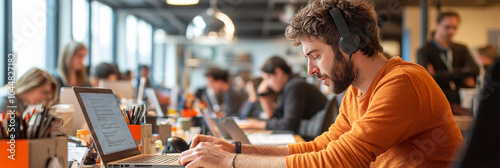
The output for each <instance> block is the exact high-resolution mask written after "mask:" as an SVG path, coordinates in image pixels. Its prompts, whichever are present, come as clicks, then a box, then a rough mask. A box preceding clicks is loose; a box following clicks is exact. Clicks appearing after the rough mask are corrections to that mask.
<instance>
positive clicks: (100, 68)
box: [90, 62, 120, 87]
mask: <svg viewBox="0 0 500 168" xmlns="http://www.w3.org/2000/svg"><path fill="white" fill-rule="evenodd" d="M119 77H120V71H118V69H117V68H116V67H115V66H113V65H112V64H109V63H105V62H103V63H100V64H97V66H96V67H95V68H94V69H93V70H92V76H91V78H90V81H91V82H90V83H91V85H92V86H94V87H96V86H99V81H100V80H107V81H117V80H118V79H119Z"/></svg>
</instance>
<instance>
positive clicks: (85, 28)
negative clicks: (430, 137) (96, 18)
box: [61, 0, 89, 65]
mask: <svg viewBox="0 0 500 168" xmlns="http://www.w3.org/2000/svg"><path fill="white" fill-rule="evenodd" d="M72 11H73V14H72V22H73V23H72V29H73V30H72V35H73V40H75V41H78V42H82V43H83V44H85V46H87V47H88V46H89V45H88V44H89V3H88V1H87V0H73V7H72ZM63 43H64V42H63ZM64 45H66V44H62V45H61V46H64ZM88 60H89V57H88V56H87V57H86V58H85V61H84V65H88Z"/></svg>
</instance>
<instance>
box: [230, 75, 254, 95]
mask: <svg viewBox="0 0 500 168" xmlns="http://www.w3.org/2000/svg"><path fill="white" fill-rule="evenodd" d="M251 78H252V73H250V72H249V71H240V72H238V74H237V75H236V76H235V77H234V80H233V87H234V89H236V90H238V91H240V92H242V93H244V94H247V96H248V93H247V89H246V88H247V84H248V82H249V81H250V79H251Z"/></svg>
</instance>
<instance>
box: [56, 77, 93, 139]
mask: <svg viewBox="0 0 500 168" xmlns="http://www.w3.org/2000/svg"><path fill="white" fill-rule="evenodd" d="M59 100H60V101H59V104H71V105H73V107H74V109H75V112H74V113H73V115H72V117H71V119H70V120H71V122H69V121H64V123H71V125H64V126H63V127H62V128H61V131H62V132H63V133H65V134H68V135H73V136H74V135H76V130H79V129H88V127H87V123H86V122H85V117H84V116H83V113H82V109H81V108H80V105H79V104H78V100H77V99H76V96H75V92H74V91H73V88H71V87H61V90H60V92H59Z"/></svg>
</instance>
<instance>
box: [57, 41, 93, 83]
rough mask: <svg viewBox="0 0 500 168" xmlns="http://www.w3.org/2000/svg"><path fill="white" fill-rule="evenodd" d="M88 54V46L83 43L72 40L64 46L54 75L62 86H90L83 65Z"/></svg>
mask: <svg viewBox="0 0 500 168" xmlns="http://www.w3.org/2000/svg"><path fill="white" fill-rule="evenodd" d="M86 56H87V47H85V45H84V44H83V43H80V42H76V41H71V42H69V43H68V44H66V45H65V46H64V47H63V48H62V50H61V51H60V52H59V57H58V59H57V73H56V74H55V75H54V76H55V78H56V80H57V82H58V84H59V86H60V87H71V86H90V84H89V82H88V77H87V71H86V70H87V69H86V68H85V66H84V65H83V61H84V60H85V57H86Z"/></svg>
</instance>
